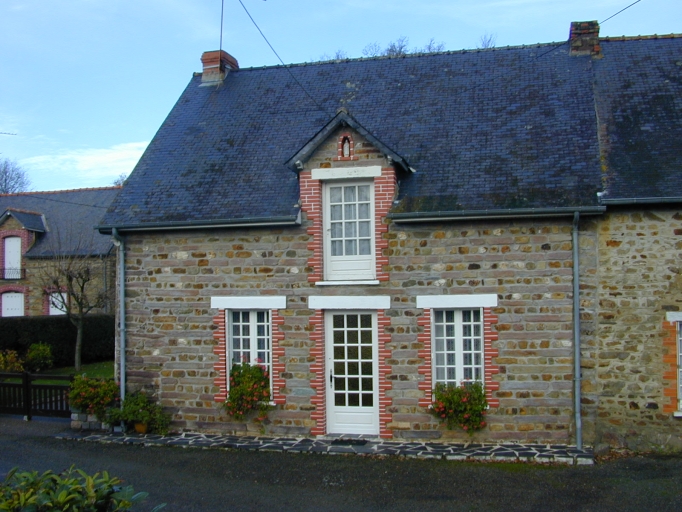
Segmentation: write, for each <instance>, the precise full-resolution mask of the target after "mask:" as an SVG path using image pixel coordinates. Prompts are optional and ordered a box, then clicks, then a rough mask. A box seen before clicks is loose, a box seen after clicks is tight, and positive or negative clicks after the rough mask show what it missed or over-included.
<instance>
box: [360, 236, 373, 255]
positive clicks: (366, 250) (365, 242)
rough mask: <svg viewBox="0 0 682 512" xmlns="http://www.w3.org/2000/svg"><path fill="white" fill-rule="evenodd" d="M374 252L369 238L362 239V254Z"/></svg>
mask: <svg viewBox="0 0 682 512" xmlns="http://www.w3.org/2000/svg"><path fill="white" fill-rule="evenodd" d="M371 253H372V248H371V246H370V243H369V240H360V254H361V255H363V256H366V255H368V254H371Z"/></svg>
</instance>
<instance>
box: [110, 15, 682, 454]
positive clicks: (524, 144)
mask: <svg viewBox="0 0 682 512" xmlns="http://www.w3.org/2000/svg"><path fill="white" fill-rule="evenodd" d="M598 30H599V27H598V25H597V24H596V22H587V23H573V24H572V25H571V32H570V38H569V41H568V42H565V43H551V44H540V45H536V46H523V47H509V48H493V49H486V50H470V51H459V52H443V53H436V54H421V55H407V56H404V57H398V58H387V57H379V58H371V59H353V60H342V61H329V62H318V63H309V64H301V65H289V66H272V67H263V68H251V69H240V68H239V67H238V64H237V61H236V60H235V59H234V58H233V57H232V56H230V55H229V54H227V53H226V52H223V51H217V52H206V53H204V55H203V56H202V62H203V67H204V69H203V73H197V74H195V75H194V76H193V78H192V79H191V81H190V83H189V85H188V86H187V88H186V90H185V91H184V92H183V94H182V95H181V96H180V99H179V100H178V102H177V104H176V105H175V107H174V108H173V110H172V111H171V112H170V114H169V116H168V118H167V119H166V121H165V122H164V123H163V125H162V126H161V128H160V129H159V131H158V133H157V135H156V136H155V138H154V139H153V141H152V142H151V144H150V145H149V148H148V149H147V151H146V152H145V154H144V155H143V156H142V158H141V160H140V162H139V163H138V165H137V167H136V168H135V170H134V172H133V173H132V174H131V176H130V178H129V179H128V181H127V183H126V185H125V186H124V188H123V190H122V192H121V194H119V196H117V198H116V199H115V200H114V202H113V203H112V206H111V207H110V209H109V211H108V212H107V214H106V215H105V216H104V218H103V219H102V221H101V223H100V227H99V228H100V231H101V232H102V233H105V234H109V233H111V234H113V235H114V237H115V238H116V239H117V240H118V241H119V244H120V249H119V255H120V260H119V264H120V268H121V269H122V272H121V274H120V276H119V285H118V288H119V292H120V296H119V298H120V300H121V317H122V318H121V320H122V325H123V327H124V329H121V330H120V332H119V338H118V339H119V355H120V367H121V373H122V378H123V379H125V380H126V383H127V389H129V390H134V389H140V388H145V389H147V390H148V391H150V392H152V393H154V394H155V395H156V397H157V399H158V400H159V401H160V402H161V403H162V404H163V405H164V406H165V407H167V408H168V410H169V411H172V413H173V419H174V426H175V427H176V428H178V429H187V430H203V431H221V432H248V431H259V430H261V429H262V431H265V432H266V433H268V434H270V435H303V436H321V435H327V434H365V435H373V436H381V437H383V438H396V439H397V438H402V439H406V438H418V439H428V438H441V439H453V440H455V439H460V440H466V439H468V436H467V434H465V433H463V432H461V431H447V430H445V429H444V428H443V426H442V425H440V424H439V422H438V421H436V420H435V418H434V417H433V416H432V415H431V414H429V411H428V407H429V405H430V404H431V398H432V389H433V387H434V384H435V383H437V382H444V383H461V382H465V381H471V380H479V381H481V382H483V383H484V385H485V389H486V393H487V399H488V402H489V410H488V415H487V418H488V425H487V426H486V428H485V429H484V430H482V431H480V432H478V433H477V434H476V435H475V437H474V439H476V440H478V441H482V442H502V441H523V442H551V443H575V444H578V445H582V443H583V442H585V443H587V444H598V443H606V444H609V445H613V446H629V447H632V448H637V449H643V448H646V447H652V446H655V447H660V448H662V449H681V448H682V440H681V438H680V436H681V435H682V420H681V419H679V416H680V409H682V407H681V405H680V400H681V399H682V391H681V390H680V378H679V371H680V363H681V361H680V344H679V341H678V339H679V335H678V331H679V327H678V326H679V325H680V322H682V312H681V311H680V305H681V304H682V277H681V273H682V270H680V269H681V267H680V263H679V262H680V255H681V254H682V195H680V194H679V193H677V192H676V187H675V185H676V184H677V183H678V182H679V177H680V175H681V172H682V152H681V151H680V144H679V141H680V140H682V62H681V61H680V59H681V58H682V36H666V37H655V36H654V37H622V38H616V39H614V38H599V34H598ZM245 358H246V359H249V360H251V361H255V360H260V361H262V364H264V365H266V366H267V367H268V368H269V369H270V370H271V372H270V373H271V388H272V392H273V402H274V404H275V409H274V410H273V411H271V412H270V413H269V418H268V420H267V421H266V422H265V424H264V425H254V424H252V423H249V422H237V421H235V420H233V419H232V418H231V417H229V416H227V415H226V414H225V412H224V411H223V410H222V409H221V407H220V405H221V402H223V401H224V400H225V399H226V397H227V395H228V393H229V384H228V379H227V375H228V372H229V369H230V367H231V364H232V362H233V361H240V360H243V359H245Z"/></svg>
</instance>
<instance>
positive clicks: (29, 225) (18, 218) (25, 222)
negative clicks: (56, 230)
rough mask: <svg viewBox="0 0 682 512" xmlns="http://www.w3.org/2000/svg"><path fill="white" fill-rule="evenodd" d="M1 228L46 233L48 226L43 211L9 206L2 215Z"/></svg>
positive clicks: (0, 217) (0, 218)
mask: <svg viewBox="0 0 682 512" xmlns="http://www.w3.org/2000/svg"><path fill="white" fill-rule="evenodd" d="M11 219H13V220H14V222H12V221H11ZM0 229H26V230H28V231H33V232H36V233H44V232H45V231H47V226H46V222H45V217H44V216H43V215H42V214H41V213H38V212H32V211H28V210H19V209H16V208H8V209H7V210H5V211H4V212H3V214H2V215H1V216H0Z"/></svg>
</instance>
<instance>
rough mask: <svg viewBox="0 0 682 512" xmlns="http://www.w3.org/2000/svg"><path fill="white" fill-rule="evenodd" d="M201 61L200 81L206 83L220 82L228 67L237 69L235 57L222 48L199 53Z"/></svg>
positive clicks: (227, 71) (228, 69)
mask: <svg viewBox="0 0 682 512" xmlns="http://www.w3.org/2000/svg"><path fill="white" fill-rule="evenodd" d="M201 63H202V64H203V65H204V72H203V73H202V74H201V83H202V84H206V85H213V84H217V83H219V82H222V81H223V80H224V79H225V77H226V76H227V73H229V71H230V69H239V64H238V63H237V59H235V58H234V57H233V56H232V55H230V54H229V53H227V52H226V51H223V50H215V51H212V52H204V53H203V54H202V55H201Z"/></svg>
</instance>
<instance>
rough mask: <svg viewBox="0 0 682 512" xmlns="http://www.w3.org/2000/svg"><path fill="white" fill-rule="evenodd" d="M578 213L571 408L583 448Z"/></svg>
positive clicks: (577, 442)
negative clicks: (572, 401)
mask: <svg viewBox="0 0 682 512" xmlns="http://www.w3.org/2000/svg"><path fill="white" fill-rule="evenodd" d="M579 223H580V213H579V212H575V213H574V214H573V231H572V239H573V240H572V242H573V400H574V404H573V408H574V412H575V445H576V448H578V450H582V448H583V421H582V416H581V411H580V403H581V394H580V393H581V372H580V259H579V254H578V253H579V251H578V249H579V247H578V246H579V229H578V224H579Z"/></svg>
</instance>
